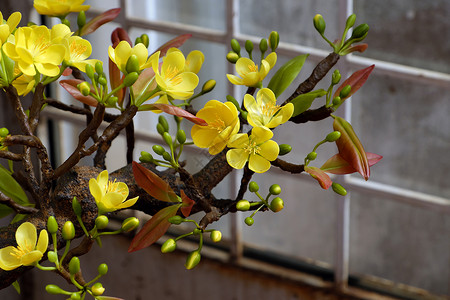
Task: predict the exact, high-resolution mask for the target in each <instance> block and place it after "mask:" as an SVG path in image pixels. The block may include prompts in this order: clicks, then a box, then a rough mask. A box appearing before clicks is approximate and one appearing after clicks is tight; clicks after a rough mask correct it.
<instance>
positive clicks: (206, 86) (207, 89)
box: [202, 79, 216, 94]
mask: <svg viewBox="0 0 450 300" xmlns="http://www.w3.org/2000/svg"><path fill="white" fill-rule="evenodd" d="M215 86H216V81H215V80H214V79H210V80H208V81H207V82H205V83H204V84H203V86H202V93H203V94H206V93H209V92H211V91H212V90H213V89H214V87H215Z"/></svg>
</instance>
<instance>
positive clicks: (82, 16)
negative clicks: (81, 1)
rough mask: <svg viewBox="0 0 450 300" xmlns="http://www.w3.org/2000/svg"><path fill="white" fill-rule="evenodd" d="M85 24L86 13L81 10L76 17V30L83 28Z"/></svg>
mask: <svg viewBox="0 0 450 300" xmlns="http://www.w3.org/2000/svg"><path fill="white" fill-rule="evenodd" d="M85 24H86V13H85V12H84V10H82V11H80V12H79V13H78V17H77V25H78V28H83V26H84V25H85Z"/></svg>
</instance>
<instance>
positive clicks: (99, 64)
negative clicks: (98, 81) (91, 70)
mask: <svg viewBox="0 0 450 300" xmlns="http://www.w3.org/2000/svg"><path fill="white" fill-rule="evenodd" d="M95 72H97V74H98V75H101V74H102V73H103V64H102V62H100V61H97V62H96V63H95Z"/></svg>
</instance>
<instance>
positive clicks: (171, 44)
mask: <svg viewBox="0 0 450 300" xmlns="http://www.w3.org/2000/svg"><path fill="white" fill-rule="evenodd" d="M191 36H192V34H182V35H180V36H177V37H176V38H174V39H171V40H170V41H168V42H167V43H165V44H164V45H162V46H160V47H159V48H158V49H156V51H155V52H153V53H156V52H158V51H161V52H160V53H159V57H163V56H164V55H166V53H167V50H169V49H170V48H178V47H180V46H181V45H183V44H184V43H185V42H186V41H187V40H188V39H190V38H191Z"/></svg>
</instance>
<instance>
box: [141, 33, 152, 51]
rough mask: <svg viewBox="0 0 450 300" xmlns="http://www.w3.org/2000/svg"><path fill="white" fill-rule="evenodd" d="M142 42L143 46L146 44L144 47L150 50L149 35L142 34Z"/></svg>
mask: <svg viewBox="0 0 450 300" xmlns="http://www.w3.org/2000/svg"><path fill="white" fill-rule="evenodd" d="M141 40H142V44H144V46H145V47H146V48H148V45H149V44H150V41H149V38H148V35H147V34H145V33H143V34H141Z"/></svg>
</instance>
